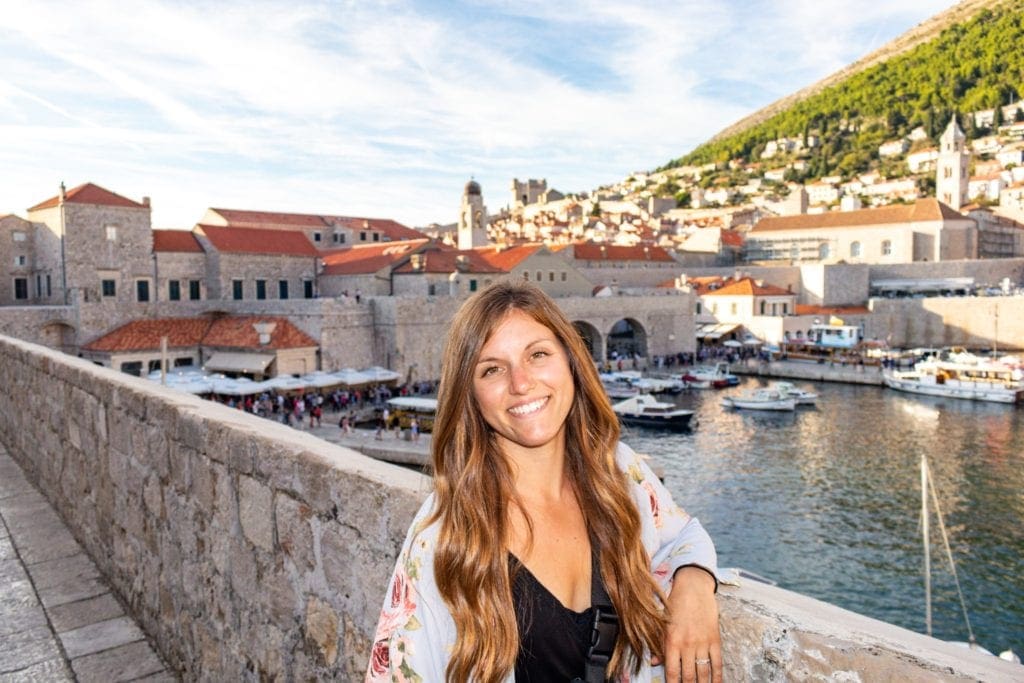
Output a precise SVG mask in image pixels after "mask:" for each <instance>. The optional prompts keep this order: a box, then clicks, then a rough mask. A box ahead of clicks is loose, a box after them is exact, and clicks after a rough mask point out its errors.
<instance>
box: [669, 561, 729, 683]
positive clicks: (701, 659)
mask: <svg viewBox="0 0 1024 683" xmlns="http://www.w3.org/2000/svg"><path fill="white" fill-rule="evenodd" d="M667 607H668V618H669V623H668V627H667V628H666V630H665V662H664V663H665V680H666V681H667V682H668V683H676V682H677V681H679V680H683V681H685V682H686V683H691V682H692V681H697V682H698V683H707V682H708V681H712V682H713V683H721V681H722V641H721V637H720V635H719V631H718V603H716V602H715V580H714V578H712V576H711V575H710V574H708V572H706V571H705V570H703V569H701V568H700V567H680V568H679V569H678V570H676V573H675V578H674V579H673V580H672V590H671V592H670V593H669V595H668V605H667Z"/></svg>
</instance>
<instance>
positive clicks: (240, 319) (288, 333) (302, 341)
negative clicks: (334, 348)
mask: <svg viewBox="0 0 1024 683" xmlns="http://www.w3.org/2000/svg"><path fill="white" fill-rule="evenodd" d="M256 323H276V324H277V325H276V327H275V328H274V331H273V332H271V333H270V343H269V344H260V338H259V334H257V333H256V328H255V327H253V325H254V324H256ZM203 346H217V347H229V348H233V349H243V348H244V349H303V348H310V347H316V346H319V344H317V342H316V340H315V339H313V338H312V337H310V336H309V335H308V334H306V333H305V332H303V331H302V330H300V329H299V328H297V327H295V325H293V324H292V323H291V322H289V321H288V319H287V318H280V317H273V316H256V315H251V316H228V317H225V318H219V319H217V320H215V321H213V324H212V325H210V329H209V331H208V332H207V333H206V336H205V337H204V338H203Z"/></svg>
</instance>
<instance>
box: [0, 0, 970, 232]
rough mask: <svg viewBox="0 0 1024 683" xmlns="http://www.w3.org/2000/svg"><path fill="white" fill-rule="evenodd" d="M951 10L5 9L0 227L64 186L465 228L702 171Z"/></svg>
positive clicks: (841, 3) (166, 1) (161, 219)
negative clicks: (509, 195)
mask: <svg viewBox="0 0 1024 683" xmlns="http://www.w3.org/2000/svg"><path fill="white" fill-rule="evenodd" d="M951 2H952V0H908V2H905V3H899V4H898V6H894V5H893V4H892V3H875V4H870V3H869V4H867V5H865V4H864V3H854V2H852V0H813V1H812V0H794V1H793V2H787V3H778V2H770V1H768V0H750V1H747V2H739V1H726V0H718V1H717V2H696V1H695V0H682V1H679V2H660V1H658V2H653V1H652V2H619V1H614V0H566V2H560V3H550V2H544V1H542V0H516V1H515V2H513V1H511V0H462V1H461V2H452V3H440V4H439V3H432V2H425V1H417V0H378V1H372V0H365V1H360V2H338V3H336V2H326V1H325V0H298V2H283V1H270V0H260V1H257V2H242V1H234V2H232V1H227V2H212V1H208V0H200V1H197V2H189V3H181V2H175V1H172V0H137V1H136V2H134V3H132V6H131V11H130V12H128V11H125V10H124V5H123V3H116V2H113V1H112V0H83V1H81V2H76V3H65V2H52V1H51V2H48V1H46V0H36V1H35V2H32V3H18V4H14V3H11V5H12V6H10V7H6V8H5V11H4V12H2V13H0V61H2V63H3V64H4V73H3V74H2V75H0V163H3V164H4V166H5V167H7V168H11V167H17V168H18V169H19V173H18V174H17V176H18V177H17V178H15V179H14V180H13V182H11V183H5V195H4V196H0V202H5V201H6V202H10V201H13V202H15V203H16V204H15V206H13V207H12V206H0V210H5V211H6V210H10V209H12V208H15V209H16V208H17V203H20V202H24V203H25V205H28V204H31V203H33V202H34V201H37V200H38V199H40V198H42V197H44V196H48V195H49V193H50V192H51V191H52V189H53V188H54V187H56V184H57V182H58V181H59V180H60V179H65V180H67V181H68V182H69V183H71V184H75V183H77V182H82V181H85V180H92V181H94V182H99V183H101V184H104V185H106V186H108V187H110V189H113V190H115V191H117V192H121V193H124V194H127V195H129V196H135V197H138V196H142V195H149V196H152V197H153V202H154V207H155V208H154V220H155V222H156V223H157V224H159V225H164V226H167V225H177V226H179V227H186V226H188V225H189V224H191V223H192V222H194V221H195V220H196V219H198V217H199V216H200V215H201V213H202V211H203V209H204V208H205V207H207V206H210V205H234V206H244V207H249V208H264V207H265V208H279V209H285V210H299V211H302V210H306V211H314V210H315V211H325V212H333V213H349V214H369V215H388V216H392V217H395V218H397V219H399V220H403V221H406V222H409V223H413V224H423V223H426V222H429V221H432V220H438V221H442V222H444V221H450V220H453V218H454V215H455V213H456V207H457V205H458V201H459V193H460V192H461V188H462V184H463V183H464V182H465V179H466V177H467V176H468V175H470V174H475V175H476V177H477V179H478V180H480V181H481V182H482V183H483V184H484V190H485V193H486V195H485V196H486V197H487V199H488V203H489V204H490V205H491V206H492V208H493V207H497V206H499V205H501V204H504V203H505V201H506V199H505V197H506V192H507V191H506V188H507V186H508V183H509V180H510V178H511V177H513V176H519V177H528V176H533V177H547V178H548V180H549V182H550V183H551V184H553V185H555V186H557V187H559V188H560V189H563V190H580V189H587V188H589V187H592V186H594V185H598V184H602V183H606V182H609V181H611V180H614V179H616V178H620V177H622V176H623V175H626V174H628V173H629V172H630V171H632V170H636V169H641V168H650V167H652V166H655V165H658V164H661V163H664V162H665V161H667V160H668V159H670V158H672V157H675V156H678V155H680V154H682V153H684V152H686V151H687V150H688V149H689V148H691V147H693V146H694V145H695V144H697V143H698V142H700V141H701V140H703V139H706V138H707V137H708V136H709V135H711V134H713V133H714V132H716V131H717V130H719V129H720V128H722V127H723V126H725V125H727V124H729V123H731V122H732V121H733V120H735V119H737V118H739V117H740V116H742V115H744V114H746V113H748V112H749V111H750V110H751V109H752V108H755V107H757V106H760V105H763V104H767V103H768V102H770V101H771V100H773V99H775V98H777V97H780V96H783V95H785V94H787V93H789V92H791V91H793V90H795V89H797V88H799V87H802V86H804V85H807V84H809V83H811V82H813V81H814V80H816V79H817V78H820V77H822V76H824V75H826V74H828V73H830V72H831V71H834V70H835V69H837V68H839V67H841V66H843V65H845V64H846V63H848V62H850V61H852V60H853V59H856V58H857V57H859V56H861V55H863V54H864V53H866V52H868V51H869V50H871V49H873V48H875V47H878V46H879V45H881V44H883V43H884V42H885V41H886V40H888V39H889V38H891V37H893V36H895V35H897V34H898V33H900V32H902V31H903V30H905V29H906V28H909V27H910V26H911V25H913V24H915V23H917V22H919V21H921V20H923V19H925V18H926V17H928V16H929V15H931V14H933V13H934V12H936V11H939V10H941V9H943V8H944V7H946V6H948V5H950V4H951Z"/></svg>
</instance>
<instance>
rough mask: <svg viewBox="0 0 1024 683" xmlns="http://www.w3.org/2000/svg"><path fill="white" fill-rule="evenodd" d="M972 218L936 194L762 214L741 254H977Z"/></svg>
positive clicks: (931, 257)
mask: <svg viewBox="0 0 1024 683" xmlns="http://www.w3.org/2000/svg"><path fill="white" fill-rule="evenodd" d="M977 232H978V229H977V224H976V223H975V221H974V220H973V219H971V218H968V217H966V216H964V215H963V214H961V213H959V212H957V211H954V210H953V209H951V208H950V207H949V206H947V205H946V204H943V203H942V202H940V201H938V200H936V199H919V200H917V201H916V202H914V203H913V204H894V205H890V206H884V207H880V208H874V209H861V210H859V211H830V212H828V213H823V214H807V215H802V216H779V217H768V218H763V219H761V220H760V221H758V222H757V224H756V225H754V227H753V228H752V229H751V230H750V232H749V233H748V234H747V237H746V260H747V261H748V262H755V263H756V262H763V263H780V262H781V263H790V264H801V263H839V262H846V263H910V262H914V261H950V260H958V259H972V258H977V253H978V252H977V249H978V246H977V242H978V235H977Z"/></svg>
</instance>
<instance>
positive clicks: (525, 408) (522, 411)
mask: <svg viewBox="0 0 1024 683" xmlns="http://www.w3.org/2000/svg"><path fill="white" fill-rule="evenodd" d="M546 402H547V399H546V398H541V399H537V400H536V401H533V402H531V403H527V404H525V405H521V406H516V407H515V408H509V409H508V412H510V413H512V414H513V415H519V416H522V415H528V414H530V413H532V412H535V411H538V410H540V409H541V406H543V405H544V404H545V403H546Z"/></svg>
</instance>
